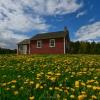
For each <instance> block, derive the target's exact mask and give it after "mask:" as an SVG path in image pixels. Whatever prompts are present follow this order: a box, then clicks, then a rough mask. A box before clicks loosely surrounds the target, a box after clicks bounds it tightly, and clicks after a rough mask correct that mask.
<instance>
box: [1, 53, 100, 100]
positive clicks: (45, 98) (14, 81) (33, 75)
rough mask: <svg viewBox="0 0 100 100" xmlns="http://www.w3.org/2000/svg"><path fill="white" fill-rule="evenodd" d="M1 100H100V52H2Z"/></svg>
mask: <svg viewBox="0 0 100 100" xmlns="http://www.w3.org/2000/svg"><path fill="white" fill-rule="evenodd" d="M0 100H100V55H99V56H98V55H29V56H28V55H26V56H25V55H19V56H16V55H1V56H0Z"/></svg>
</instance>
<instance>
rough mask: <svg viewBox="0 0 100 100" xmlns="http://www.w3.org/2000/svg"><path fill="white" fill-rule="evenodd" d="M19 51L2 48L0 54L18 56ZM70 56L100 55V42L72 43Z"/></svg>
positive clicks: (69, 51) (68, 51)
mask: <svg viewBox="0 0 100 100" xmlns="http://www.w3.org/2000/svg"><path fill="white" fill-rule="evenodd" d="M16 53H17V50H16V49H14V50H11V49H6V48H0V54H16ZM67 53H68V54H100V42H97V43H96V42H95V41H93V42H83V41H76V42H72V41H71V42H70V46H69V50H67Z"/></svg>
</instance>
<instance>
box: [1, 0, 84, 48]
mask: <svg viewBox="0 0 100 100" xmlns="http://www.w3.org/2000/svg"><path fill="white" fill-rule="evenodd" d="M81 6H82V3H80V4H78V3H77V2H76V0H0V46H2V45H3V46H7V47H10V46H11V47H12V46H14V44H16V43H17V41H19V40H22V39H24V38H26V37H27V36H26V35H23V33H26V32H29V31H31V30H39V31H46V30H48V29H49V28H50V26H51V25H48V24H47V23H46V19H44V16H49V15H62V14H68V13H73V12H75V11H77V10H78V9H79V8H80V7H81ZM16 32H19V33H20V34H18V33H16ZM7 34H8V35H7ZM7 37H8V38H7ZM13 39H14V40H15V41H13ZM12 43H13V45H12Z"/></svg>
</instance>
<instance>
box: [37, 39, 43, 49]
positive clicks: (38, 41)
mask: <svg viewBox="0 0 100 100" xmlns="http://www.w3.org/2000/svg"><path fill="white" fill-rule="evenodd" d="M39 42H40V47H39V46H38V43H39ZM36 47H37V48H42V41H41V40H37V46H36Z"/></svg>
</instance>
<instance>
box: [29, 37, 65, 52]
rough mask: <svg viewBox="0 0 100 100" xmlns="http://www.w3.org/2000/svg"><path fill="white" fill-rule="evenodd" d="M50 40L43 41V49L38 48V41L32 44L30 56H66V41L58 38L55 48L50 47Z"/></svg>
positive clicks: (33, 41)
mask: <svg viewBox="0 0 100 100" xmlns="http://www.w3.org/2000/svg"><path fill="white" fill-rule="evenodd" d="M49 41H50V39H44V40H42V48H37V40H31V42H30V54H64V39H63V38H58V39H57V38H56V39H55V47H52V48H51V47H49Z"/></svg>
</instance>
